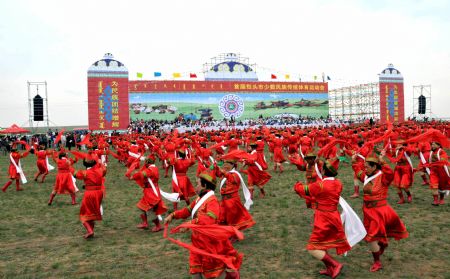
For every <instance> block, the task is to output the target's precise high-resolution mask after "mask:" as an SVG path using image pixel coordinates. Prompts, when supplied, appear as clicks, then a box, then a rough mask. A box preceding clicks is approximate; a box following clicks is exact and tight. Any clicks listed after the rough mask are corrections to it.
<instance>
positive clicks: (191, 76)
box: [189, 73, 197, 78]
mask: <svg viewBox="0 0 450 279" xmlns="http://www.w3.org/2000/svg"><path fill="white" fill-rule="evenodd" d="M189 77H190V78H197V74H196V73H190V74H189Z"/></svg>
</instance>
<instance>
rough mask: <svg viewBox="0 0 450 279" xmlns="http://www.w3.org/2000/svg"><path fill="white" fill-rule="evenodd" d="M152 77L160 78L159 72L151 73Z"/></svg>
mask: <svg viewBox="0 0 450 279" xmlns="http://www.w3.org/2000/svg"><path fill="white" fill-rule="evenodd" d="M153 76H154V77H160V76H161V72H154V73H153Z"/></svg>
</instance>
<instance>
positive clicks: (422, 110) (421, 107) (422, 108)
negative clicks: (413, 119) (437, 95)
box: [418, 95, 427, 114]
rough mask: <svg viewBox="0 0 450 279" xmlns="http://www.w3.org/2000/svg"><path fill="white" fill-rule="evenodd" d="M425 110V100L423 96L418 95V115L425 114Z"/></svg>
mask: <svg viewBox="0 0 450 279" xmlns="http://www.w3.org/2000/svg"><path fill="white" fill-rule="evenodd" d="M426 109H427V99H426V98H425V96H423V95H420V96H419V111H418V113H419V114H425V111H426Z"/></svg>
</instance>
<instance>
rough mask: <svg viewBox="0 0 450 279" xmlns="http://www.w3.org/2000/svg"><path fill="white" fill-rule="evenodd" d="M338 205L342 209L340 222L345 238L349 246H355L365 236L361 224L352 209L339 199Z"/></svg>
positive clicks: (364, 230)
mask: <svg viewBox="0 0 450 279" xmlns="http://www.w3.org/2000/svg"><path fill="white" fill-rule="evenodd" d="M339 205H340V206H341V207H342V213H341V220H342V224H344V230H345V236H346V238H347V241H348V244H350V246H352V247H353V246H355V245H356V244H357V243H358V242H360V241H361V240H363V239H364V237H365V236H366V234H367V231H366V229H365V228H364V224H363V222H361V219H360V218H359V216H358V214H356V212H355V211H354V210H353V208H352V207H351V206H350V205H349V204H348V203H347V202H346V201H345V200H344V198H342V197H339Z"/></svg>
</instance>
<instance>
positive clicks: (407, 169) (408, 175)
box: [391, 148, 413, 189]
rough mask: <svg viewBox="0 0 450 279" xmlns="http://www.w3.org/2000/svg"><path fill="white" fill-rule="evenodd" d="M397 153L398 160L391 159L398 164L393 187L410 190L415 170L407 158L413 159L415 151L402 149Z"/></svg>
mask: <svg viewBox="0 0 450 279" xmlns="http://www.w3.org/2000/svg"><path fill="white" fill-rule="evenodd" d="M396 153H397V154H396V158H392V159H391V161H392V162H395V163H396V166H395V169H394V181H393V183H392V185H393V186H394V187H397V188H405V189H408V188H409V187H411V185H412V183H413V168H412V167H411V165H410V164H409V162H408V160H407V156H408V157H410V158H411V155H412V153H413V151H412V150H411V149H410V148H407V149H405V148H402V149H400V150H398V152H396Z"/></svg>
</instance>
